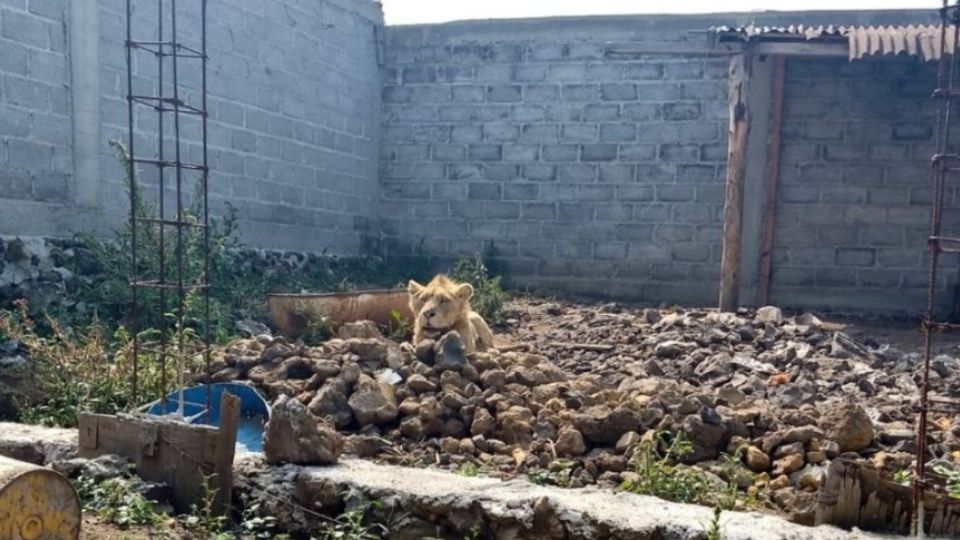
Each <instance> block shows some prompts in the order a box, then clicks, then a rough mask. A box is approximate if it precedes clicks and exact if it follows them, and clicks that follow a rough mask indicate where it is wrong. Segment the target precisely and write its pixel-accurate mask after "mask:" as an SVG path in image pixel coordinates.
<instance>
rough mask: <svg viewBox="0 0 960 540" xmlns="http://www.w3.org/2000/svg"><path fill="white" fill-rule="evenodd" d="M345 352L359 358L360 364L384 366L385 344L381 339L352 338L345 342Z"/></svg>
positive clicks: (385, 357)
mask: <svg viewBox="0 0 960 540" xmlns="http://www.w3.org/2000/svg"><path fill="white" fill-rule="evenodd" d="M345 343H346V345H347V350H348V351H350V352H351V353H353V354H355V355H357V356H359V357H360V361H361V362H374V363H377V364H382V365H386V359H387V343H386V342H385V341H383V340H382V339H376V338H367V339H359V338H352V339H348V340H346V342H345Z"/></svg>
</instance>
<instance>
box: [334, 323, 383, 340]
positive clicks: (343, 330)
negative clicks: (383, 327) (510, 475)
mask: <svg viewBox="0 0 960 540" xmlns="http://www.w3.org/2000/svg"><path fill="white" fill-rule="evenodd" d="M337 337H338V338H340V339H354V338H357V339H381V338H383V334H381V333H380V329H379V328H378V327H377V323H375V322H373V321H356V322H348V323H344V324H343V326H341V327H340V328H338V329H337Z"/></svg>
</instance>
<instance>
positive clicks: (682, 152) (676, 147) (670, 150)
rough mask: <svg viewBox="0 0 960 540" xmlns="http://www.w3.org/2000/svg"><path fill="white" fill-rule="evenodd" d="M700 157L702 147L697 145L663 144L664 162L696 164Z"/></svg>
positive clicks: (661, 151) (661, 157)
mask: <svg viewBox="0 0 960 540" xmlns="http://www.w3.org/2000/svg"><path fill="white" fill-rule="evenodd" d="M699 157H700V147H699V146H697V145H695V144H662V145H660V159H662V160H663V161H678V162H691V161H692V162H696V161H698V160H699Z"/></svg>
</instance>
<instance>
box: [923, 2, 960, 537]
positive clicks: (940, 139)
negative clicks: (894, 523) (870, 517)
mask: <svg viewBox="0 0 960 540" xmlns="http://www.w3.org/2000/svg"><path fill="white" fill-rule="evenodd" d="M948 25H949V26H950V27H951V28H950V31H952V32H953V41H952V42H951V43H952V44H953V46H954V47H955V46H956V43H957V37H958V35H960V27H958V25H957V21H956V6H954V11H953V12H952V15H951V12H950V7H949V0H943V4H942V7H941V9H940V51H941V54H940V62H939V64H938V68H937V88H936V89H935V90H934V93H933V96H934V98H937V99H939V100H940V102H939V107H938V108H937V130H936V150H935V152H936V153H935V154H934V156H933V167H932V170H931V182H932V184H933V199H932V204H931V208H930V236H929V237H928V247H929V251H930V267H929V273H928V276H927V307H926V310H925V311H924V316H923V367H922V372H921V381H920V388H919V390H920V399H919V405H918V407H917V439H916V452H917V457H916V459H917V462H916V470H915V472H914V479H913V501H912V509H911V510H912V520H911V521H912V523H911V529H912V531H911V532H912V533H913V534H914V535H920V536H922V535H923V533H924V531H923V528H924V517H925V516H924V512H925V511H924V501H923V499H924V490H925V488H926V476H927V466H926V465H927V457H928V456H927V427H928V420H929V419H928V412H929V409H930V399H929V398H930V396H929V393H930V360H931V357H932V356H933V334H934V332H935V331H937V329H938V324H937V320H936V309H937V280H938V273H939V264H940V253H941V251H942V248H941V245H940V239H941V236H942V234H941V233H942V231H943V194H944V184H945V181H946V175H947V171H948V169H949V168H950V167H949V166H948V151H949V149H950V120H951V116H952V112H953V111H952V109H953V99H954V97H955V94H956V88H955V81H956V68H957V65H956V64H957V61H956V58H955V57H956V54H954V53H955V52H956V51H955V50H949V51H948V49H947V32H948Z"/></svg>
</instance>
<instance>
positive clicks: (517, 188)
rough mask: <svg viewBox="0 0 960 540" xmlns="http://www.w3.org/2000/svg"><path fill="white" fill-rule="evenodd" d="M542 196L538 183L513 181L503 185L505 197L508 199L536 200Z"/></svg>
mask: <svg viewBox="0 0 960 540" xmlns="http://www.w3.org/2000/svg"><path fill="white" fill-rule="evenodd" d="M539 196H540V186H538V185H537V184H518V183H515V182H511V183H509V184H504V186H503V199H504V200H507V201H535V200H537V198H538V197H539Z"/></svg>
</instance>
